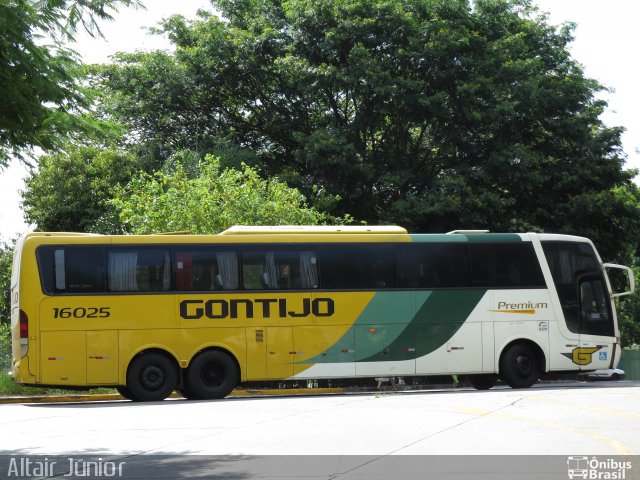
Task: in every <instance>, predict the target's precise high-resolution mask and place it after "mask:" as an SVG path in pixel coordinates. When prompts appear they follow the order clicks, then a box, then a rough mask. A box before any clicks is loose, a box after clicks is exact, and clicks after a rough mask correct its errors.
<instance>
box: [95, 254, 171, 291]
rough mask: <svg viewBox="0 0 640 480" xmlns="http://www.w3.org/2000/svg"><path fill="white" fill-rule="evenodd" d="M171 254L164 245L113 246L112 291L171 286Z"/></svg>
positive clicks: (108, 258) (109, 276) (109, 277)
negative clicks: (149, 246)
mask: <svg viewBox="0 0 640 480" xmlns="http://www.w3.org/2000/svg"><path fill="white" fill-rule="evenodd" d="M170 259H171V256H170V254H169V250H167V249H162V248H138V249H112V250H109V252H108V254H107V261H108V279H109V280H108V282H109V284H108V286H109V291H111V292H158V291H167V290H170V289H171V261H170Z"/></svg>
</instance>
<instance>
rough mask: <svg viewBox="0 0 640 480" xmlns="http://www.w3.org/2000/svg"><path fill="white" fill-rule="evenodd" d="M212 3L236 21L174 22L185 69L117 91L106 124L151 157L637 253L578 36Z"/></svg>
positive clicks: (416, 224) (329, 5)
mask: <svg viewBox="0 0 640 480" xmlns="http://www.w3.org/2000/svg"><path fill="white" fill-rule="evenodd" d="M213 3H214V6H215V7H216V8H217V9H218V10H219V11H220V12H221V13H222V15H223V17H224V19H219V18H217V17H215V16H207V15H204V14H203V15H202V16H201V18H200V19H198V20H196V21H193V22H188V21H186V20H185V19H183V18H181V17H173V18H171V19H168V20H167V21H165V23H164V25H163V27H162V31H164V32H166V33H168V35H169V37H170V38H171V40H172V41H173V42H174V43H175V44H176V47H177V50H176V53H175V55H174V54H166V53H162V54H159V53H152V54H135V55H123V56H121V57H119V58H118V59H117V60H118V62H117V63H116V65H114V66H110V67H107V68H106V69H105V70H104V71H103V73H102V76H101V77H100V78H101V82H102V88H103V89H104V90H105V91H106V92H107V93H108V95H107V96H106V103H105V105H104V111H105V114H108V118H111V119H116V120H118V121H121V122H122V123H123V124H125V125H126V126H127V127H128V128H129V129H130V131H131V132H132V133H133V134H134V136H135V138H138V139H144V142H143V143H145V145H146V147H147V148H149V149H150V150H152V151H157V152H162V151H171V150H172V149H174V148H175V147H176V146H186V145H188V146H189V147H190V148H194V144H196V145H197V150H202V149H205V150H208V151H209V149H212V148H216V146H219V145H223V146H224V145H226V146H228V145H235V146H236V147H237V148H239V149H245V150H250V151H252V152H255V155H256V160H257V164H258V165H260V168H261V171H262V172H264V173H265V174H266V175H274V174H275V175H279V176H280V177H281V178H283V179H284V180H286V181H287V183H288V184H290V185H292V186H295V187H297V188H299V189H300V190H301V191H302V192H303V193H305V194H306V195H307V196H310V195H311V193H312V189H313V188H314V186H317V187H319V188H322V189H324V190H325V191H326V192H327V193H328V194H329V195H334V196H335V195H339V196H340V198H341V200H340V201H339V202H335V203H334V204H332V205H330V206H329V208H330V209H331V210H330V212H331V213H333V214H337V215H341V214H344V213H345V212H349V213H351V214H352V215H353V216H354V217H356V218H359V219H362V220H365V221H367V222H368V223H397V224H400V225H403V226H406V227H408V228H409V229H410V230H412V231H422V232H430V231H448V230H451V229H454V228H461V227H464V228H490V229H491V230H494V231H522V230H540V231H553V232H560V233H576V234H582V235H585V234H587V235H589V236H590V237H592V238H593V239H594V241H595V242H596V243H597V245H598V247H599V249H600V250H601V253H603V256H605V257H607V258H610V259H614V258H616V257H619V256H620V255H626V254H627V253H628V251H629V249H630V248H632V249H634V250H635V249H636V248H637V245H638V243H639V242H638V239H639V238H640V223H639V221H638V219H639V218H640V212H639V210H638V205H637V204H630V203H625V201H624V200H623V199H622V198H621V196H620V195H619V194H618V193H616V191H617V189H629V188H632V184H631V178H632V177H633V172H628V171H624V170H623V168H622V166H623V160H624V158H623V154H622V150H621V144H620V133H621V129H620V128H607V127H605V126H604V125H603V123H602V122H601V121H600V119H599V116H600V114H601V113H602V112H603V110H604V108H605V107H606V104H605V102H603V101H600V100H598V99H597V98H596V97H595V94H596V93H597V92H599V91H601V90H602V89H603V87H602V86H601V85H599V84H598V83H597V82H596V81H594V80H591V79H589V78H586V77H585V76H584V74H583V71H582V68H581V67H580V65H579V64H578V63H576V62H575V61H574V60H573V59H572V58H571V55H570V53H569V50H568V46H569V43H570V42H571V40H572V33H571V26H570V25H569V26H566V27H563V28H560V29H556V28H555V27H553V26H551V25H549V24H548V23H546V19H545V18H544V17H543V16H540V15H539V14H538V13H537V12H536V11H535V9H534V7H532V5H531V3H530V2H529V1H528V0H516V1H507V0H478V1H474V2H471V1H466V0H456V1H451V0H408V1H406V0H320V1H318V0H288V1H286V2H285V1H282V0H275V1H270V2H256V1H254V0H234V1H229V0H217V1H214V2H213ZM163 71H166V72H167V73H166V75H163V74H161V72H163ZM172 111H174V112H177V113H176V115H172V114H171V112H172Z"/></svg>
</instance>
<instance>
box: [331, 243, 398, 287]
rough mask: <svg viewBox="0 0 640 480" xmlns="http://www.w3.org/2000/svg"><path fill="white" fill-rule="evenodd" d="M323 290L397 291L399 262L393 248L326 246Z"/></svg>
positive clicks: (387, 246)
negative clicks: (396, 277)
mask: <svg viewBox="0 0 640 480" xmlns="http://www.w3.org/2000/svg"><path fill="white" fill-rule="evenodd" d="M320 274H321V284H322V288H326V289H347V290H349V289H367V290H378V289H385V288H395V287H396V282H395V259H394V251H393V247H392V246H390V245H382V246H381V245H375V244H360V245H342V244H339V245H338V244H336V245H325V246H324V247H323V248H322V251H321V253H320Z"/></svg>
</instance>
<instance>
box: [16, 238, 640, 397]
mask: <svg viewBox="0 0 640 480" xmlns="http://www.w3.org/2000/svg"><path fill="white" fill-rule="evenodd" d="M13 262H14V263H13V271H12V278H11V331H12V346H13V366H12V374H13V377H14V379H15V380H16V381H17V382H18V383H20V384H23V385H32V386H56V387H77V388H80V387H82V388H93V387H115V388H117V389H118V391H119V392H120V393H121V394H122V395H123V396H124V397H126V398H128V399H131V400H134V401H158V400H163V399H165V398H166V397H167V396H169V395H170V394H172V392H173V391H174V390H177V391H178V392H180V393H181V394H182V395H183V396H184V397H186V398H188V399H217V398H223V397H225V396H227V395H228V394H229V393H230V392H231V391H232V390H233V389H234V388H235V387H237V386H238V385H239V384H240V383H241V382H248V381H252V382H253V381H274V380H278V381H280V380H284V379H287V380H304V379H307V380H309V379H335V378H361V377H380V376H394V377H404V376H416V375H417V376H429V375H443V374H463V375H466V378H467V379H468V380H469V382H470V383H471V385H473V386H474V387H475V388H478V389H488V388H491V387H492V386H494V385H495V384H496V382H497V381H498V380H499V379H501V380H502V381H503V382H505V383H506V384H508V385H509V386H511V387H513V388H527V387H530V386H532V385H533V384H534V383H535V382H536V381H538V380H539V379H540V378H541V377H543V376H545V375H547V374H550V373H554V372H576V373H580V372H586V371H591V370H596V369H602V368H613V367H616V366H617V364H618V361H619V360H620V355H621V348H620V330H619V327H618V322H617V317H616V311H615V303H614V298H615V297H618V296H621V295H629V294H631V293H633V290H634V280H633V275H632V273H631V270H630V269H629V268H628V267H624V266H621V265H615V264H603V263H602V261H601V260H600V257H599V256H598V254H597V252H596V250H595V248H594V245H593V244H592V242H591V241H589V240H588V239H586V238H581V237H576V236H567V235H554V234H538V233H523V234H513V233H488V232H485V231H454V232H450V233H446V234H410V233H408V232H407V231H406V230H405V229H403V228H401V227H395V226H392V227H384V226H378V227H372V226H347V227H342V226H341V227H329V226H322V227H232V228H230V229H228V230H226V231H224V232H222V233H221V234H218V235H188V234H176V235H144V236H136V235H114V236H106V235H92V234H79V233H76V234H74V233H28V234H26V235H24V236H22V237H21V238H20V239H19V240H18V242H17V244H16V248H15V254H14V260H13ZM611 269H616V270H619V271H622V274H621V275H622V276H623V278H624V283H626V285H624V287H623V288H626V289H627V290H625V291H622V292H613V291H612V283H611V281H610V279H609V275H608V273H607V272H608V271H610V270H611ZM625 277H627V278H625Z"/></svg>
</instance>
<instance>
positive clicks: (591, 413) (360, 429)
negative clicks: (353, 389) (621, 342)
mask: <svg viewBox="0 0 640 480" xmlns="http://www.w3.org/2000/svg"><path fill="white" fill-rule="evenodd" d="M0 431H1V432H2V435H0V455H2V454H4V455H22V456H25V455H26V456H33V455H43V456H48V457H51V458H53V456H57V455H58V456H65V455H66V456H69V455H76V456H77V455H101V456H104V455H113V456H115V457H109V458H117V459H120V460H121V461H126V462H129V463H128V464H129V465H130V468H131V469H133V468H134V465H135V464H136V462H138V463H140V462H143V463H144V462H148V458H147V457H148V456H150V455H153V456H155V457H153V458H154V461H155V462H156V463H157V462H160V459H164V458H165V457H162V456H163V455H169V456H170V457H166V459H167V462H168V463H169V464H170V465H173V467H172V468H174V470H171V468H169V467H167V468H169V470H166V471H172V472H173V477H171V476H167V477H162V476H161V475H160V474H159V473H158V472H156V477H157V478H160V477H162V478H182V477H181V476H180V475H181V474H180V472H182V471H190V472H191V473H190V474H189V475H192V476H197V475H196V474H195V473H193V469H194V468H197V469H204V470H202V471H204V472H208V475H209V477H208V478H219V477H215V476H213V477H212V476H211V470H208V469H207V468H209V467H211V466H212V465H214V464H215V465H216V468H217V469H218V470H216V472H218V471H224V472H227V473H229V472H230V473H229V475H231V473H232V474H233V475H231V476H233V477H234V478H254V476H256V475H258V476H261V478H283V477H285V476H287V475H289V474H290V472H291V469H292V468H293V464H294V463H299V464H301V465H300V468H302V470H298V473H297V474H295V475H289V477H291V476H294V477H296V478H297V477H299V476H300V472H311V471H312V472H313V475H311V476H314V477H317V476H319V477H320V478H327V479H328V478H371V477H370V476H367V475H365V474H364V473H365V472H367V471H368V472H369V474H371V471H369V470H367V468H366V466H367V465H369V466H371V465H372V463H371V462H374V463H376V465H377V467H379V468H378V470H377V471H379V472H386V473H387V474H389V471H390V470H391V471H395V472H396V473H397V471H396V470H395V469H397V468H399V467H398V465H397V464H393V462H397V458H396V457H397V456H404V457H405V462H406V465H405V467H406V472H407V477H406V478H427V477H424V476H422V477H419V476H417V477H411V476H410V473H411V472H412V471H413V473H415V475H419V474H420V473H422V474H424V472H425V470H424V468H423V467H420V465H421V462H424V458H427V457H424V456H425V455H428V456H429V457H428V458H430V459H431V462H432V463H433V462H435V463H436V464H437V465H435V466H434V465H432V464H431V463H430V465H431V466H430V471H440V473H443V472H445V471H446V469H447V468H452V466H455V467H456V469H457V470H456V471H457V472H458V473H460V475H461V476H459V477H451V476H448V475H444V473H443V475H444V476H441V477H433V478H447V479H449V478H472V477H469V476H466V477H465V476H462V475H463V473H465V472H462V470H465V469H466V470H468V471H467V472H466V474H468V475H472V474H475V473H478V472H477V468H480V467H479V466H478V465H479V464H480V463H482V460H473V462H471V463H470V462H469V461H468V457H465V458H467V461H465V462H462V463H464V465H465V467H464V468H462V466H461V465H457V463H459V462H457V461H456V460H455V458H456V457H442V458H446V459H447V460H444V461H440V463H438V461H437V460H438V459H441V457H433V456H434V455H516V456H517V455H524V456H525V457H504V458H506V459H507V460H505V461H508V462H510V464H509V465H511V464H513V465H512V468H515V469H516V470H517V469H518V468H520V469H522V468H524V467H522V465H525V464H526V462H531V457H529V456H530V455H554V456H555V457H549V458H550V460H549V462H550V463H549V462H547V464H548V465H551V463H554V462H555V463H557V464H558V465H560V466H558V465H555V466H554V469H553V471H552V472H547V473H549V475H551V476H545V475H543V474H541V473H540V472H541V470H540V469H539V468H537V467H535V468H534V467H533V466H531V467H527V468H532V469H534V470H536V471H535V472H531V473H532V474H534V473H535V475H537V476H532V477H528V476H522V475H515V476H514V475H513V471H512V470H509V468H510V467H509V465H504V464H503V463H504V462H503V463H502V464H500V469H501V470H500V469H497V468H496V466H495V465H496V462H493V463H490V464H487V467H486V468H487V469H488V471H486V472H485V473H487V475H489V474H491V475H489V477H487V478H492V479H493V478H498V477H496V476H495V475H494V474H496V472H497V471H499V472H503V473H504V475H505V476H504V477H502V478H559V477H557V476H553V475H558V468H559V469H560V473H561V474H562V478H567V471H566V466H567V459H568V457H569V456H576V455H578V456H589V458H592V456H594V455H595V456H608V457H611V456H618V455H629V456H631V455H633V456H635V455H638V453H640V384H639V383H633V382H616V383H611V382H603V383H593V384H591V383H590V384H585V383H576V384H572V385H567V384H563V385H553V384H551V385H538V386H536V387H534V388H531V389H527V390H511V389H508V388H497V389H493V390H490V391H483V392H479V391H475V390H470V389H458V390H454V389H446V390H432V391H413V392H397V393H395V392H394V393H382V394H377V393H373V392H371V393H360V394H330V395H310V396H278V397H267V398H251V397H244V398H241V397H237V398H228V399H225V400H219V401H202V402H200V401H187V400H183V399H171V400H166V401H164V402H157V403H133V402H128V401H104V402H79V403H59V404H5V405H0ZM175 455H186V456H187V457H182V456H180V457H175ZM194 455H197V456H206V457H193V456H194ZM282 455H291V456H293V457H280V456H282ZM318 455H327V456H328V457H318ZM558 456H560V457H558ZM149 458H151V457H149ZM322 458H324V463H323V462H322V461H320V464H321V465H324V467H326V469H323V468H315V467H314V469H312V470H308V468H307V467H308V465H309V464H310V463H314V462H318V461H319V460H318V459H322ZM457 458H461V457H457ZM473 458H475V457H473ZM539 458H543V457H539ZM545 458H546V457H545ZM616 458H617V457H616ZM628 458H633V459H634V461H635V458H636V457H628ZM638 458H640V457H638ZM185 459H186V460H185ZM277 459H280V460H279V461H278V460H277ZM420 459H422V460H420ZM517 459H519V460H517ZM501 461H502V460H501ZM185 462H186V463H185ZM283 462H284V463H283ZM379 462H382V463H379ZM478 462H480V463H478ZM523 462H524V463H523ZM160 463H162V462H160ZM498 463H499V462H498ZM283 464H286V466H287V468H286V472H287V474H286V475H285V474H284V473H282V471H280V473H277V472H278V468H281V467H282V466H283ZM145 465H146V464H145ZM207 465H208V467H207ZM221 465H224V469H223V470H220V468H221ZM470 465H471V466H470ZM491 465H493V466H491ZM147 467H148V465H147ZM165 467H166V465H165ZM187 467H188V468H187ZM411 467H415V468H413V470H412V468H411ZM141 468H142V467H141ZM144 468H146V467H144ZM144 468H142V470H144ZM163 468H164V467H163ZM211 468H212V467H211ZM461 469H462V470H461ZM178 470H179V471H178ZM325 470H326V472H325ZM493 470H496V471H493ZM543 470H544V469H543ZM148 471H151V470H148ZM523 471H525V472H527V470H526V469H525V470H523ZM523 471H520V473H523ZM162 472H165V470H162ZM260 472H262V473H260ZM265 472H270V473H269V474H268V475H267V473H265ZM274 472H276V473H274ZM336 472H341V474H340V475H337V473H336ZM461 472H462V473H461ZM505 472H506V473H505ZM509 472H511V473H512V475H511V476H508V475H507V473H509ZM165 473H166V472H165ZM445 473H446V472H445ZM631 473H640V461H638V464H637V467H636V468H635V469H634V470H633V472H631V471H630V472H627V474H626V477H625V479H629V478H634V477H633V476H631ZM316 474H317V475H316ZM325 474H326V475H325ZM552 474H553V475H552ZM136 475H138V474H136ZM139 475H140V476H136V477H135V478H147V477H144V476H142V474H139ZM159 475H160V476H159ZM354 475H355V477H354ZM359 475H360V476H359ZM500 475H502V473H501V474H500ZM394 476H397V475H394ZM1 477H2V470H1V462H0V478H1ZM67 478H69V477H67ZM127 478H134V477H127ZM148 478H154V477H148ZM379 478H389V477H388V476H387V477H379ZM430 478H431V477H430ZM474 478H477V477H474ZM610 478H611V477H610Z"/></svg>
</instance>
